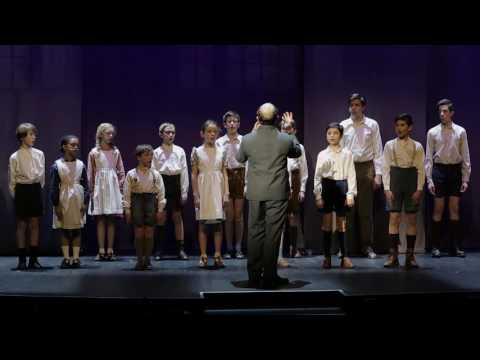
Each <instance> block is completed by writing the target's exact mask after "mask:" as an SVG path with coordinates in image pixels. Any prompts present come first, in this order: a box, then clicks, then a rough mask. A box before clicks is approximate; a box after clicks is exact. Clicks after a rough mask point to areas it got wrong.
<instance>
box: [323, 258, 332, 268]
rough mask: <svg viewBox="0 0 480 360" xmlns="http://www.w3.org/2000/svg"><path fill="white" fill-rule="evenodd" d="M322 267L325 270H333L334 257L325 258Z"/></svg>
mask: <svg viewBox="0 0 480 360" xmlns="http://www.w3.org/2000/svg"><path fill="white" fill-rule="evenodd" d="M322 267H323V268H324V269H331V268H332V257H331V256H325V259H324V260H323V265H322Z"/></svg>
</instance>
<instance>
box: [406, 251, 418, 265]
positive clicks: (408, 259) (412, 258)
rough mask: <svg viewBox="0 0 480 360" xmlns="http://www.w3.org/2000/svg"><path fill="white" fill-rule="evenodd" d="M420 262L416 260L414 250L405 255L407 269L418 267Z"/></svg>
mask: <svg viewBox="0 0 480 360" xmlns="http://www.w3.org/2000/svg"><path fill="white" fill-rule="evenodd" d="M417 268H418V264H417V261H416V260H415V254H414V253H413V251H412V252H408V253H407V255H406V257H405V269H417Z"/></svg>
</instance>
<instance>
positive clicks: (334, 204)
mask: <svg viewBox="0 0 480 360" xmlns="http://www.w3.org/2000/svg"><path fill="white" fill-rule="evenodd" d="M347 190H348V184H347V180H332V179H326V178H323V179H322V199H323V203H324V204H323V208H322V209H319V211H320V212H323V213H325V214H329V213H331V212H333V211H335V213H336V214H337V216H341V217H343V216H345V214H346V212H347V210H348V207H347V206H346V205H345V200H346V199H347Z"/></svg>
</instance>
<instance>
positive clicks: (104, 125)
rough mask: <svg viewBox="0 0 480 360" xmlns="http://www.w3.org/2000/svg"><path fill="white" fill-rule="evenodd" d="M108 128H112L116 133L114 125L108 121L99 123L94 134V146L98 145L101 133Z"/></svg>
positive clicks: (100, 140)
mask: <svg viewBox="0 0 480 360" xmlns="http://www.w3.org/2000/svg"><path fill="white" fill-rule="evenodd" d="M108 129H112V130H113V133H114V134H116V133H117V131H116V130H115V126H113V125H112V124H110V123H101V124H100V125H98V127H97V134H96V135H95V146H96V147H100V143H101V142H102V137H103V133H104V132H105V131H107V130H108Z"/></svg>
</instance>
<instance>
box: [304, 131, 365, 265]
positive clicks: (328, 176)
mask: <svg viewBox="0 0 480 360" xmlns="http://www.w3.org/2000/svg"><path fill="white" fill-rule="evenodd" d="M326 130H327V142H328V147H327V148H326V149H325V150H323V151H320V153H319V154H318V157H317V164H316V167H315V178H314V188H313V193H314V194H315V204H316V205H317V208H318V209H319V211H320V212H323V222H322V230H323V248H324V255H325V260H324V262H323V268H324V269H330V268H331V267H332V259H331V254H330V248H331V241H332V225H333V224H332V222H333V217H332V212H333V211H335V213H336V229H337V238H338V242H339V248H340V259H341V260H340V267H341V268H343V269H351V268H353V264H352V261H351V260H350V259H349V258H348V257H346V250H345V229H346V219H345V217H346V212H347V210H348V209H350V208H352V207H353V206H354V197H355V196H356V194H357V180H356V175H355V167H354V164H353V155H352V152H351V151H350V150H348V149H346V148H342V146H341V145H340V139H341V138H342V135H343V126H342V125H340V124H339V123H330V124H329V125H328V126H327V129H326Z"/></svg>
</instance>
